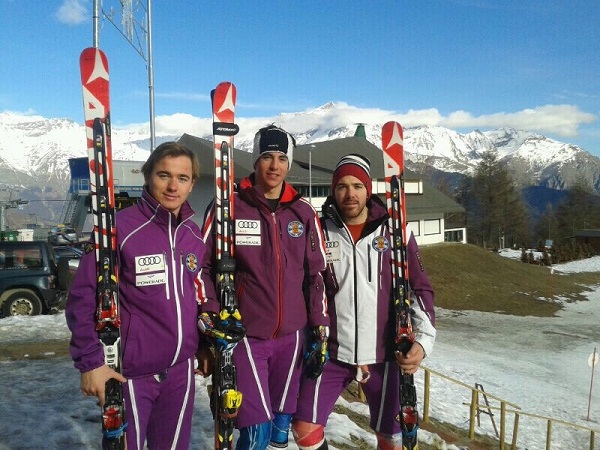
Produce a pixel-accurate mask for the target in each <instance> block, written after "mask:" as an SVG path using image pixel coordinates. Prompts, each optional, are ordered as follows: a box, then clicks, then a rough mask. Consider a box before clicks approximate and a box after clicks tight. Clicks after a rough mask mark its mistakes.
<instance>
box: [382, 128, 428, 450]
mask: <svg viewBox="0 0 600 450" xmlns="http://www.w3.org/2000/svg"><path fill="white" fill-rule="evenodd" d="M381 142H382V148H383V162H384V174H385V186H386V192H385V194H386V195H385V196H386V203H387V208H388V213H389V216H390V219H389V227H390V235H391V240H392V245H391V250H392V296H393V303H394V310H395V324H396V330H395V347H396V350H397V351H400V352H402V353H404V354H406V353H407V352H408V351H409V350H410V348H411V346H412V344H413V342H414V340H415V337H414V333H413V329H412V323H411V317H410V310H411V300H410V290H409V289H410V288H409V284H408V269H409V268H408V260H407V254H406V247H407V243H408V235H407V232H406V202H405V195H404V144H403V132H402V126H401V125H400V124H399V123H397V122H387V123H386V124H384V125H383V128H382V131H381ZM400 377H401V378H400V392H399V395H400V412H399V417H398V418H397V420H399V421H400V428H401V431H402V448H403V449H404V450H417V449H418V442H417V431H418V429H419V414H418V412H417V391H416V388H415V383H414V378H413V375H412V374H405V373H402V374H401V376H400Z"/></svg>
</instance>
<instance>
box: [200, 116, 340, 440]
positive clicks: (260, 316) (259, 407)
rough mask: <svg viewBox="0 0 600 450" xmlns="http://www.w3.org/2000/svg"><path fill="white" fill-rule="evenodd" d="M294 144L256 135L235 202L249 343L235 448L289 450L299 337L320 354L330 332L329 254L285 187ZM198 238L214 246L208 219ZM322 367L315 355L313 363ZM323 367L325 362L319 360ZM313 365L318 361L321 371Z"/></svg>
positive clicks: (206, 277)
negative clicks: (285, 448) (279, 449)
mask: <svg viewBox="0 0 600 450" xmlns="http://www.w3.org/2000/svg"><path fill="white" fill-rule="evenodd" d="M294 147H295V141H294V138H293V137H292V136H291V135H290V134H289V133H287V132H286V131H284V130H282V129H281V128H278V127H275V126H269V127H265V128H262V129H261V130H259V131H258V133H256V136H255V139H254V148H253V160H254V173H252V174H251V175H250V176H249V177H248V178H244V179H243V180H242V181H241V182H240V184H239V188H238V191H237V192H236V193H235V194H234V197H233V201H234V215H233V216H234V220H235V230H234V231H235V250H234V255H235V260H236V274H235V283H236V292H237V299H238V303H239V310H240V313H241V316H242V319H241V321H242V323H243V325H244V326H245V328H246V337H244V339H243V340H242V341H240V342H239V343H237V345H236V346H235V349H234V351H233V360H234V363H235V365H236V369H237V374H238V376H237V382H238V386H237V387H238V390H239V391H240V392H241V393H242V395H243V400H242V403H241V406H240V409H239V412H238V416H237V427H238V428H239V429H240V437H239V439H238V442H237V446H236V449H237V450H246V449H250V448H252V449H253V450H263V449H265V448H266V447H267V445H268V444H269V442H271V443H272V444H273V445H278V444H279V445H287V436H288V431H289V424H290V420H291V415H292V414H293V413H294V411H295V410H296V401H297V395H298V389H299V385H300V373H301V366H302V354H303V350H302V345H303V331H304V329H305V328H306V327H307V326H308V328H309V329H310V330H311V331H312V334H313V336H314V339H315V340H317V341H318V343H319V345H318V346H317V348H322V347H323V346H324V345H325V343H324V341H325V339H326V336H327V333H328V325H329V316H328V313H327V302H326V297H325V290H324V286H323V278H322V276H321V272H322V271H323V270H324V269H325V246H324V241H323V234H322V232H321V229H320V226H319V219H318V216H317V214H316V212H315V210H314V208H313V207H312V206H311V205H310V203H308V202H307V201H306V200H305V199H303V198H302V197H301V196H300V194H298V192H296V190H295V189H294V188H293V187H292V186H291V185H289V184H287V183H286V182H285V178H286V176H287V173H288V171H289V169H290V166H291V164H292V156H293V150H294ZM213 213H214V211H211V212H210V214H209V215H208V216H207V220H206V224H205V228H204V230H203V237H204V239H205V241H206V243H207V246H208V247H209V248H212V247H214V233H213V231H212V225H213V217H212V214H213ZM214 263H215V261H214V248H213V249H212V252H207V254H206V256H205V259H204V262H203V264H202V276H201V280H202V287H203V289H202V290H201V292H202V294H203V296H204V298H203V305H202V311H203V313H202V315H201V321H203V322H204V323H205V327H206V328H207V329H209V328H210V327H213V326H215V324H217V323H218V318H217V315H216V313H217V312H218V311H219V310H220V307H219V303H218V300H217V297H216V294H215V287H214V286H215V284H214V275H215V274H214V271H213V269H214ZM313 356H314V359H315V360H319V355H318V354H317V355H313ZM321 362H322V361H321ZM318 363H319V361H317V364H318Z"/></svg>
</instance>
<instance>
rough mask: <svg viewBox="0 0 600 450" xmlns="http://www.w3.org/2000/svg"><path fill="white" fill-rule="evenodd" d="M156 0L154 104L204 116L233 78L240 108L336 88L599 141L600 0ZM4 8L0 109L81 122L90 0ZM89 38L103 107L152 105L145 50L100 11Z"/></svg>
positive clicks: (380, 104)
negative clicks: (105, 67) (103, 72)
mask: <svg viewBox="0 0 600 450" xmlns="http://www.w3.org/2000/svg"><path fill="white" fill-rule="evenodd" d="M134 3H135V0H134ZM143 4H144V5H145V4H146V1H145V0H144V1H143ZM119 5H120V3H119V1H118V0H104V2H103V7H104V9H105V10H109V9H110V7H111V6H112V7H114V8H115V10H116V12H117V13H119V12H120V6H119ZM152 10H153V14H152V20H153V36H152V37H153V62H154V88H155V97H156V99H155V108H156V114H157V115H171V114H175V113H188V114H191V115H193V116H196V117H210V101H209V93H210V90H211V89H212V88H213V87H214V86H215V85H216V84H217V83H218V82H220V81H223V80H229V81H233V82H234V83H235V84H236V86H237V88H238V108H237V114H239V115H240V116H243V117H269V116H275V115H277V114H279V113H282V112H298V111H304V110H306V109H312V108H316V107H318V106H321V105H323V104H325V103H327V102H329V101H334V102H345V103H348V104H349V105H352V106H355V107H357V108H375V109H382V110H384V111H390V113H395V114H403V115H404V116H405V117H406V118H407V119H406V121H405V123H404V125H405V126H416V125H420V124H431V125H441V126H446V127H449V128H452V129H455V130H457V131H461V132H465V131H471V130H474V129H480V130H485V129H492V128H497V127H501V126H511V127H514V128H521V129H526V130H531V131H538V132H540V133H542V134H545V135H547V136H550V137H553V138H555V139H558V140H561V141H565V142H570V143H574V144H577V145H580V146H581V147H583V148H584V149H586V150H588V151H590V152H592V153H594V154H596V155H598V156H600V120H599V119H600V27H599V23H600V2H599V1H598V0H576V1H573V2H565V1H564V0H419V1H408V0H395V1H393V0H377V1H341V0H339V1H333V0H322V1H309V0H294V1H291V0H289V1H288V0H280V1H276V0H261V1H260V2H252V1H243V0H240V1H229V2H223V1H219V0H203V1H190V0H185V1H184V0H170V1H164V0H154V1H153V2H152ZM0 17H1V18H2V24H3V31H2V33H0V48H2V49H3V53H4V55H3V62H2V64H1V66H0V111H12V112H20V113H32V114H33V113H35V114H39V115H42V116H44V117H61V118H62V117H67V118H70V119H73V120H76V121H78V122H83V110H82V100H81V88H80V84H79V83H80V80H79V68H78V61H79V54H80V52H81V50H82V49H83V48H85V47H89V46H91V45H92V43H93V40H92V38H93V33H92V30H93V29H92V0H52V1H43V2H37V1H36V2H32V1H27V0H0ZM116 19H117V21H119V20H120V16H117V17H116ZM99 43H100V47H101V48H102V49H103V50H104V51H105V52H106V53H107V55H108V58H109V64H110V71H111V107H112V118H113V122H114V123H117V124H121V125H125V124H129V123H139V122H145V121H147V120H148V77H147V69H146V65H145V63H144V61H143V60H142V58H141V57H140V56H139V55H138V54H137V53H136V52H135V50H134V49H133V48H132V46H131V45H130V44H129V43H128V42H127V41H126V40H125V39H124V38H123V37H122V36H121V35H120V34H119V31H118V30H117V29H116V28H115V27H114V26H113V25H112V24H110V23H109V22H108V21H107V20H102V22H101V29H100V39H99ZM0 138H1V137H0Z"/></svg>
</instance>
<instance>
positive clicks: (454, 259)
mask: <svg viewBox="0 0 600 450" xmlns="http://www.w3.org/2000/svg"><path fill="white" fill-rule="evenodd" d="M421 256H422V259H423V263H424V265H425V268H426V270H427V272H428V273H429V276H430V279H431V282H432V284H433V287H434V289H435V303H436V306H440V307H442V308H445V309H452V310H474V311H486V312H498V313H503V314H511V315H521V316H529V315H532V316H552V315H554V313H556V312H557V311H558V310H559V309H560V308H561V302H560V301H559V300H560V299H562V300H564V301H575V300H585V296H584V295H583V293H584V292H586V291H589V290H590V288H589V286H592V285H598V284H599V283H600V275H599V274H598V273H579V274H559V273H558V272H554V273H551V270H550V268H548V267H542V266H535V265H532V264H524V263H522V262H520V261H516V260H513V259H509V258H505V257H503V256H499V255H497V254H496V253H493V252H490V251H486V250H484V249H482V248H480V247H476V246H474V245H468V244H467V245H463V244H438V245H431V246H424V247H422V248H421Z"/></svg>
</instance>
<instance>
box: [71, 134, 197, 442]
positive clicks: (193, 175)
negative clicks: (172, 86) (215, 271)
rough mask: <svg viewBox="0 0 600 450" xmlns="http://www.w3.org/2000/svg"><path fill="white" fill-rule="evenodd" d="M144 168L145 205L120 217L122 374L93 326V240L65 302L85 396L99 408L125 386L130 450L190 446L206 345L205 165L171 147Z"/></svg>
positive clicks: (163, 146) (176, 146) (157, 153)
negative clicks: (197, 193)
mask: <svg viewBox="0 0 600 450" xmlns="http://www.w3.org/2000/svg"><path fill="white" fill-rule="evenodd" d="M142 172H143V174H144V180H145V185H144V191H143V193H142V197H141V199H140V201H139V202H138V203H137V204H136V205H135V206H131V207H129V208H126V209H123V210H121V211H119V212H118V213H117V217H116V224H117V245H118V249H117V259H118V267H119V299H120V317H121V352H122V360H123V364H122V367H123V374H122V375H121V374H119V373H117V372H115V371H114V370H112V369H111V368H109V367H108V366H107V365H106V364H105V363H104V353H103V349H102V345H101V343H100V341H99V339H98V335H97V332H96V330H95V325H96V318H95V312H96V261H95V257H94V246H93V244H88V249H87V251H86V254H85V255H84V256H83V258H82V259H81V263H80V265H79V269H78V271H77V276H76V277H75V280H74V282H73V285H72V287H71V291H70V295H69V300H68V302H67V306H66V317H67V324H68V326H69V329H70V330H71V332H72V338H71V347H70V351H71V356H72V358H73V361H74V362H75V367H76V368H77V369H79V370H80V372H81V390H82V392H83V394H84V395H88V396H95V397H98V400H99V404H100V405H103V404H104V400H105V390H104V387H105V383H106V381H107V380H108V379H110V378H115V379H117V380H118V381H120V382H122V383H124V384H123V391H124V397H125V408H126V421H127V429H126V441H127V448H128V449H129V450H138V449H139V450H142V449H143V448H145V447H144V445H145V443H146V442H147V445H148V448H150V449H165V448H171V449H187V448H189V444H190V436H191V422H192V411H193V402H194V386H195V385H194V355H195V354H196V352H197V351H198V349H199V333H198V327H197V317H198V300H197V296H196V284H195V282H196V277H197V275H198V272H199V270H200V264H199V262H200V261H201V260H202V258H203V256H204V253H205V245H204V242H203V240H202V238H201V235H200V229H199V227H198V226H197V225H196V224H195V223H194V222H193V221H192V216H193V215H194V211H192V209H191V207H190V205H189V204H188V202H187V197H188V195H189V194H190V192H191V191H192V187H193V185H194V181H195V180H196V179H197V178H198V176H199V164H198V160H197V159H196V156H195V155H194V153H192V152H191V151H190V150H189V149H188V148H186V147H184V146H182V145H180V144H178V143H175V142H166V143H164V144H161V145H159V146H158V147H157V148H156V149H155V150H154V151H153V152H152V153H151V154H150V157H149V158H148V160H147V161H146V163H145V164H144V165H143V166H142ZM201 351H202V349H201ZM201 351H200V353H201ZM199 369H200V372H202V371H208V369H207V368H206V367H200V368H199Z"/></svg>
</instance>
